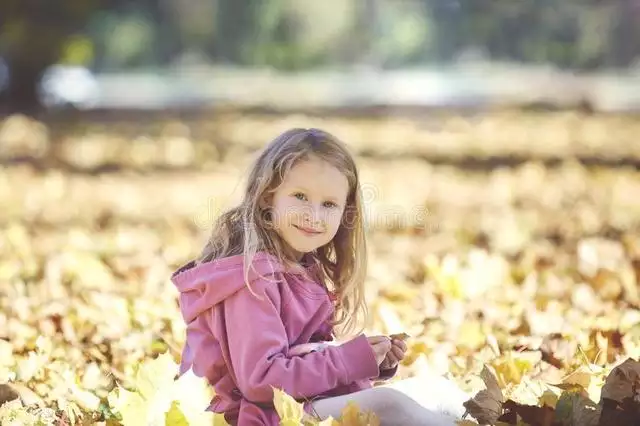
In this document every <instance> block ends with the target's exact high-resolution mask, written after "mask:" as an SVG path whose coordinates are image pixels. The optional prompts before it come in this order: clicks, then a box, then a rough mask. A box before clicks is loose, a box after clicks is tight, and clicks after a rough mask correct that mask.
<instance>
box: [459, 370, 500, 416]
mask: <svg viewBox="0 0 640 426" xmlns="http://www.w3.org/2000/svg"><path fill="white" fill-rule="evenodd" d="M480 377H481V378H482V380H483V381H484V384H485V386H486V389H484V390H481V391H480V392H478V393H477V394H476V396H474V397H473V398H472V399H470V400H469V401H466V402H465V403H464V407H465V408H466V410H467V412H468V413H469V414H470V415H471V416H473V418H475V419H476V420H477V421H478V423H480V424H493V423H495V422H496V421H497V420H498V418H499V417H500V416H501V415H502V404H503V403H504V401H505V400H504V396H503V395H502V391H501V390H500V386H499V385H498V382H497V380H496V378H495V376H494V375H493V373H491V371H489V369H488V368H487V367H486V366H485V367H483V369H482V372H481V373H480Z"/></svg>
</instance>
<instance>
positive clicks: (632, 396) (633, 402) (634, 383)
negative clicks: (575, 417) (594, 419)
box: [599, 358, 640, 426]
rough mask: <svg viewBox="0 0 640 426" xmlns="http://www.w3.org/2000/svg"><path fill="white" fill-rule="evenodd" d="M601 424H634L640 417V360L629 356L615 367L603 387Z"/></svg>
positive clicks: (620, 425) (624, 425) (622, 425)
mask: <svg viewBox="0 0 640 426" xmlns="http://www.w3.org/2000/svg"><path fill="white" fill-rule="evenodd" d="M601 405H602V414H601V417H600V423H599V425H608V424H615V425H619V426H634V425H636V424H637V420H638V419H640V362H638V361H636V360H634V359H632V358H628V359H627V360H625V361H624V362H623V363H622V364H620V365H618V366H617V367H615V368H614V369H613V370H612V371H611V373H609V376H608V377H607V379H606V382H605V384H604V387H603V388H602V400H601Z"/></svg>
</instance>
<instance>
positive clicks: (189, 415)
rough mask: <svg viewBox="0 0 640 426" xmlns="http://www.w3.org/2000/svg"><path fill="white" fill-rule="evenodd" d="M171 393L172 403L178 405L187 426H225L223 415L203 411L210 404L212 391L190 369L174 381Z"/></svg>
mask: <svg viewBox="0 0 640 426" xmlns="http://www.w3.org/2000/svg"><path fill="white" fill-rule="evenodd" d="M173 392H174V394H173V400H174V403H176V402H177V403H178V404H179V409H180V410H181V412H182V414H183V416H184V417H185V418H186V420H187V422H188V424H189V426H200V425H202V426H210V425H211V424H214V425H216V426H225V425H227V422H226V420H225V419H224V415H223V414H218V413H212V412H210V411H205V410H206V409H207V407H209V405H210V404H211V400H212V399H213V396H214V391H213V388H212V387H211V385H209V383H208V381H207V380H206V379H205V378H203V377H198V376H196V375H195V374H194V373H193V370H192V369H189V370H187V371H186V372H185V373H184V374H183V375H181V376H180V377H179V378H178V380H176V382H175V383H174V388H173ZM172 408H173V406H172Z"/></svg>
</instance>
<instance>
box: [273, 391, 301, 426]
mask: <svg viewBox="0 0 640 426" xmlns="http://www.w3.org/2000/svg"><path fill="white" fill-rule="evenodd" d="M273 405H274V406H275V408H276V411H277V413H278V416H279V417H280V420H281V421H282V422H283V423H281V424H285V423H284V422H286V421H292V420H294V421H296V422H297V423H294V424H296V425H299V424H300V422H302V417H304V407H303V405H302V404H301V403H299V402H297V401H296V400H295V399H293V398H292V397H291V396H290V395H287V394H286V393H285V392H284V391H283V390H280V389H277V388H273Z"/></svg>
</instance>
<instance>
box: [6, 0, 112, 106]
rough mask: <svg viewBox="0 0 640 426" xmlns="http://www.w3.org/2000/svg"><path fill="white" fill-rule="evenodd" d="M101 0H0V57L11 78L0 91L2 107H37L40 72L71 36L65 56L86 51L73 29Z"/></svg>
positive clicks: (53, 58) (62, 51)
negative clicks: (5, 63)
mask: <svg viewBox="0 0 640 426" xmlns="http://www.w3.org/2000/svg"><path fill="white" fill-rule="evenodd" d="M103 1H106V0H60V1H50V0H2V1H0V56H1V57H4V58H5V60H6V62H7V64H8V67H9V73H10V79H11V80H10V84H9V86H8V87H7V89H6V90H5V91H4V92H3V93H2V94H0V106H1V107H2V108H3V109H4V110H7V111H12V112H13V111H19V112H24V113H33V112H35V111H36V110H37V109H38V107H39V101H38V95H37V84H38V82H39V79H40V76H41V74H42V72H43V71H44V70H45V69H46V68H47V67H48V66H49V65H51V64H53V63H55V62H57V61H58V60H59V59H60V57H61V56H62V55H63V54H64V47H65V43H67V41H68V40H69V38H70V37H76V38H74V39H73V40H72V43H74V42H75V46H76V48H75V51H74V52H69V51H67V55H71V57H73V56H74V55H76V56H75V58H76V59H78V58H79V56H81V55H86V54H87V53H88V50H87V45H86V40H85V41H80V40H79V39H78V38H77V36H76V32H79V31H81V30H82V29H83V27H84V25H85V23H86V21H87V19H88V18H89V16H90V14H91V12H93V11H94V10H95V9H96V8H97V7H98V6H99V5H100V3H101V2H103ZM83 43H84V44H83ZM71 49H72V50H73V48H71ZM82 50H84V52H82Z"/></svg>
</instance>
